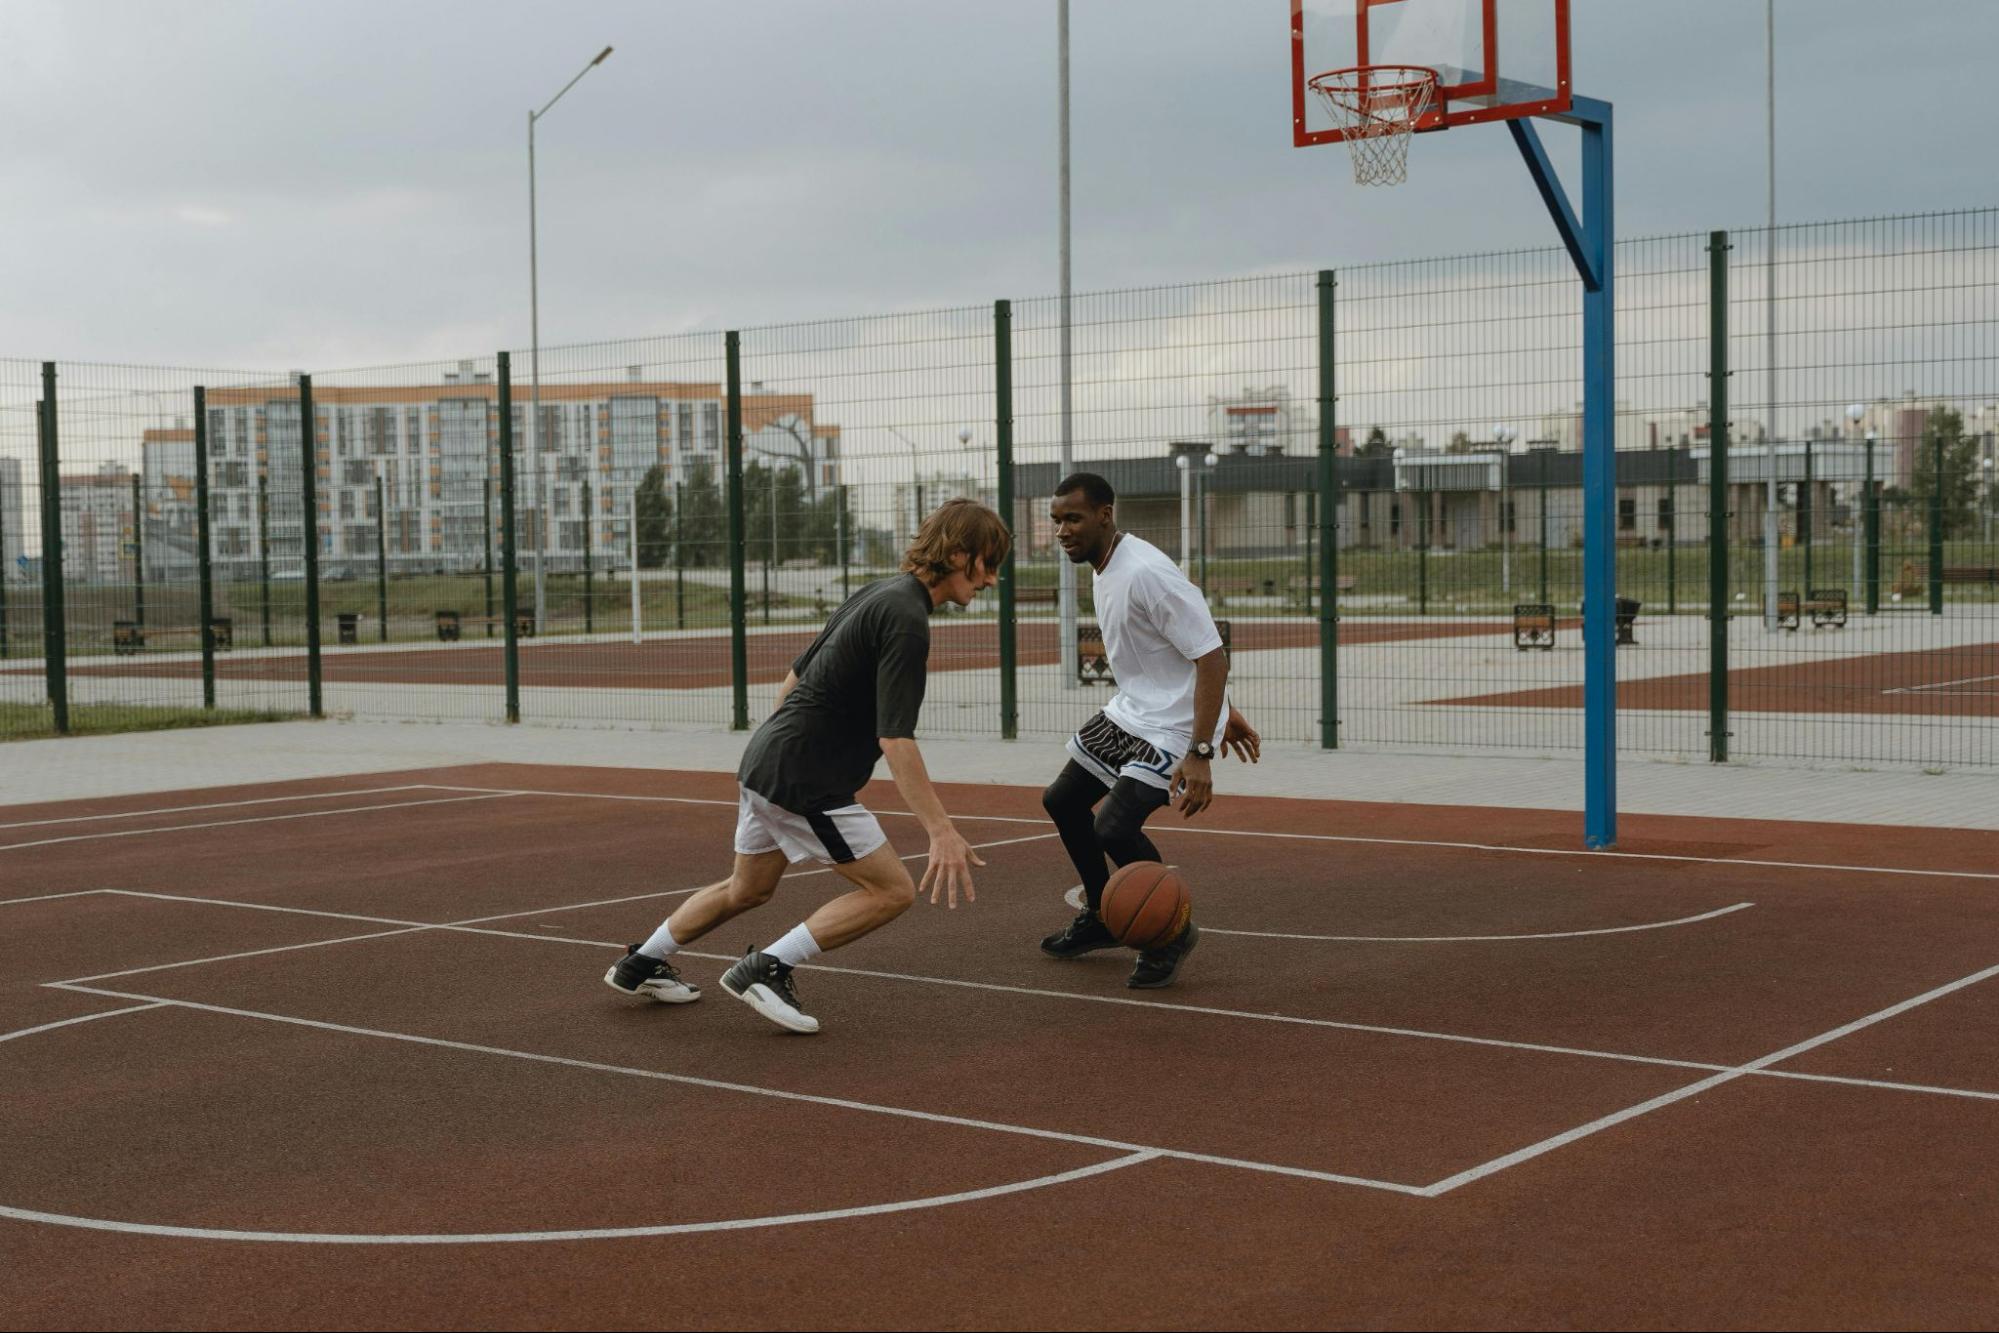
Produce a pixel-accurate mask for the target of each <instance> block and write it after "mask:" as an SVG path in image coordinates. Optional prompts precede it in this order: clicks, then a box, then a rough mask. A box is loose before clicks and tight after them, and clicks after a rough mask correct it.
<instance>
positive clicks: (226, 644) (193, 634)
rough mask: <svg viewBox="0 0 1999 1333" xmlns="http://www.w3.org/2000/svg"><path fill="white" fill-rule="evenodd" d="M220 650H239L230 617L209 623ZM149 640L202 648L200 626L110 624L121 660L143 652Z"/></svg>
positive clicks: (112, 648) (216, 619) (112, 646)
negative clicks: (184, 641) (179, 641)
mask: <svg viewBox="0 0 1999 1333" xmlns="http://www.w3.org/2000/svg"><path fill="white" fill-rule="evenodd" d="M208 624H209V628H210V630H211V631H212V632H213V634H214V637H215V646H216V648H217V649H218V650H226V649H230V648H234V647H235V646H236V622H235V621H234V620H233V619H231V618H230V617H228V616H216V617H214V618H213V619H211V620H210V621H209V622H208ZM149 639H154V640H157V639H191V640H193V642H194V646H195V647H197V648H199V647H200V646H201V626H199V625H141V624H140V623H139V622H138V621H136V620H114V621H112V622H111V651H112V652H114V653H117V654H118V655H119V656H120V657H126V656H130V655H131V654H133V653H139V652H144V651H145V648H146V643H147V641H148V640H149Z"/></svg>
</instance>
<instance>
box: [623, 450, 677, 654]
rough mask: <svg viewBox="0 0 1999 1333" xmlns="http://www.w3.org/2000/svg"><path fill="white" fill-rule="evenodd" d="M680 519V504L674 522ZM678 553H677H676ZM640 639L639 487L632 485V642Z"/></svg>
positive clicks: (675, 512)
mask: <svg viewBox="0 0 1999 1333" xmlns="http://www.w3.org/2000/svg"><path fill="white" fill-rule="evenodd" d="M679 521H680V510H679V506H677V505H676V506H675V507H674V522H676V523H678V522H679ZM676 554H677V553H676ZM638 641H639V488H638V487H636V486H634V487H632V642H633V643H637V642H638Z"/></svg>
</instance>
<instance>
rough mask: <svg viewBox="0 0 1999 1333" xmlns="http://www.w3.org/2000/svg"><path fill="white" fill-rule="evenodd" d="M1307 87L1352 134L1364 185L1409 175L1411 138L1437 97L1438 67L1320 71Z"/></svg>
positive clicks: (1356, 173)
mask: <svg viewBox="0 0 1999 1333" xmlns="http://www.w3.org/2000/svg"><path fill="white" fill-rule="evenodd" d="M1307 86H1308V87H1310V88H1311V90H1312V91H1313V92H1315V93H1317V94H1318V95H1319V101H1320V102H1321V103H1323V104H1324V105H1325V108H1326V113H1327V114H1328V115H1329V116H1331V117H1332V120H1333V124H1334V125H1336V126H1338V127H1339V129H1340V131H1341V133H1342V134H1344V135H1345V136H1346V144H1347V150H1348V152H1349V153H1350V154H1351V155H1352V157H1353V178H1354V182H1355V183H1356V184H1359V185H1400V184H1402V182H1403V181H1405V180H1407V179H1409V136H1410V134H1411V133H1412V132H1413V131H1414V130H1415V128H1416V122H1417V121H1419V120H1421V119H1422V118H1423V113H1424V112H1426V111H1428V110H1429V109H1430V103H1431V101H1432V100H1434V99H1435V97H1436V95H1437V71H1435V70H1433V69H1422V68H1420V67H1418V66H1415V65H1362V66H1358V67H1356V68H1353V69H1336V70H1332V71H1330V72H1329V73H1325V74H1315V75H1313V76H1312V78H1311V79H1309V80H1308V81H1307Z"/></svg>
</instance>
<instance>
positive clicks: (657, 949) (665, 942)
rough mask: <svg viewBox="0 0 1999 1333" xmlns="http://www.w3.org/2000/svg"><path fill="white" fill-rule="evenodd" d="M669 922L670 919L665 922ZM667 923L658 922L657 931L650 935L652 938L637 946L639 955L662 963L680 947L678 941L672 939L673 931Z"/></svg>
mask: <svg viewBox="0 0 1999 1333" xmlns="http://www.w3.org/2000/svg"><path fill="white" fill-rule="evenodd" d="M671 920H672V918H671V917H668V918H667V921H671ZM667 921H662V922H660V923H659V929H658V930H655V931H654V932H653V933H652V938H651V939H649V940H647V941H646V942H645V943H644V944H641V945H640V946H639V952H640V953H642V954H644V955H645V956H646V957H648V958H658V959H660V960H662V961H664V960H665V959H667V958H669V957H671V956H672V955H673V952H674V951H675V950H676V949H678V948H679V947H680V941H679V940H677V939H675V938H673V930H672V928H671V927H670V926H669V925H668V924H667Z"/></svg>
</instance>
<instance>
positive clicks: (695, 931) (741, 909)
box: [666, 851, 790, 946]
mask: <svg viewBox="0 0 1999 1333" xmlns="http://www.w3.org/2000/svg"><path fill="white" fill-rule="evenodd" d="M789 864H790V862H789V860H788V858H786V856H785V854H784V853H783V852H778V851H771V852H758V853H757V854H756V855H754V856H745V855H744V854H743V853H741V852H737V853H736V865H735V868H734V869H733V870H732V871H731V872H730V873H729V877H728V878H727V879H724V880H717V881H716V882H715V883H713V884H710V885H708V886H707V887H706V888H703V889H696V890H695V891H694V893H693V895H692V896H691V897H689V898H688V899H687V901H686V902H684V903H682V904H681V905H680V906H678V907H676V908H674V909H673V915H672V916H669V917H668V918H667V919H666V928H667V929H668V930H669V931H671V932H673V942H674V944H675V945H677V946H681V945H688V944H692V943H694V941H696V940H698V939H700V938H701V937H702V936H703V935H706V934H707V933H708V932H709V931H711V930H713V929H715V927H717V926H719V925H721V924H722V923H723V922H724V921H730V920H733V919H734V918H736V917H739V916H741V915H742V914H743V913H745V912H747V911H749V910H750V909H751V908H752V907H761V906H762V905H763V904H765V903H767V902H769V901H770V896H771V894H773V893H775V892H776V891H777V882H778V880H780V879H782V878H783V877H784V872H785V869H786V867H787V866H788V865H789Z"/></svg>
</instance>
